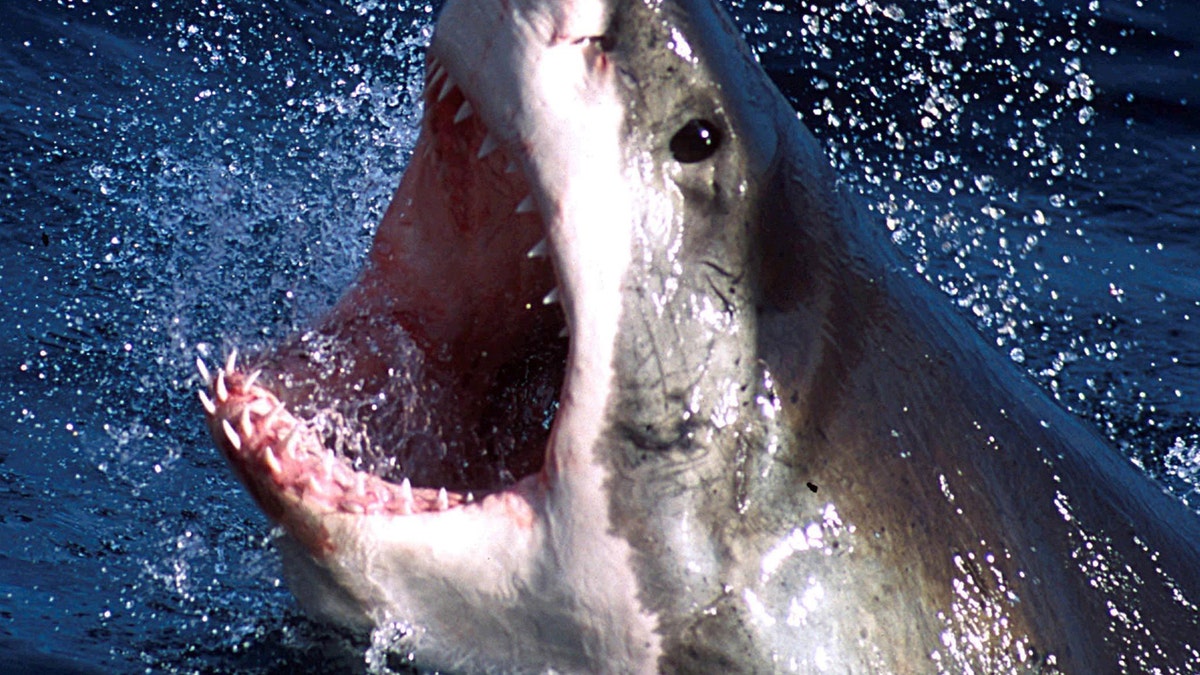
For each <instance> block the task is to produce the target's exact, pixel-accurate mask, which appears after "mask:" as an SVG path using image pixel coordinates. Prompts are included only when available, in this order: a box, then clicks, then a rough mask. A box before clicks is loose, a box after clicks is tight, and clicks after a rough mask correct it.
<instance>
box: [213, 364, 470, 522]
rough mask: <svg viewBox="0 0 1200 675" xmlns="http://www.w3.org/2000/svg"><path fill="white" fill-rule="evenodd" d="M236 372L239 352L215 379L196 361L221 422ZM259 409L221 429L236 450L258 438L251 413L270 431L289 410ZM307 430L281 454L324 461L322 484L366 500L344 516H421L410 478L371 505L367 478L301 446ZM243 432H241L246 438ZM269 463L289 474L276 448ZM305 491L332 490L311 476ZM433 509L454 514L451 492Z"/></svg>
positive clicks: (296, 432) (344, 505)
mask: <svg viewBox="0 0 1200 675" xmlns="http://www.w3.org/2000/svg"><path fill="white" fill-rule="evenodd" d="M236 367H237V349H234V350H232V351H231V352H230V353H229V356H228V357H227V358H226V360H225V365H224V367H223V368H218V369H217V373H216V376H215V377H214V376H213V374H212V373H211V371H210V370H209V369H208V366H207V365H205V363H204V360H203V359H201V358H199V357H197V358H196V370H198V371H199V373H200V378H201V379H202V380H203V382H204V384H205V387H211V388H212V389H213V392H214V394H215V395H216V401H215V402H214V401H213V400H212V399H211V398H209V396H208V394H207V392H205V391H204V390H203V389H201V390H200V391H199V392H198V394H199V398H200V404H201V405H203V406H204V410H205V411H206V412H207V413H208V414H209V415H213V416H215V415H216V413H217V405H219V404H224V403H226V402H227V401H228V400H229V388H228V386H227V385H226V382H225V380H226V378H227V377H231V376H232V375H233V374H234V372H235V370H236ZM261 372H262V371H260V370H256V371H254V372H253V373H251V374H250V375H248V376H247V377H246V379H245V380H244V381H243V382H242V383H241V384H240V385H239V387H240V388H241V389H242V390H243V391H249V390H250V387H251V386H252V385H253V384H254V382H255V381H256V380H257V379H258V376H259V374H260V373H261ZM258 403H262V404H264V405H268V403H267V400H266V399H257V400H255V401H253V402H252V403H250V404H249V405H247V406H245V407H244V408H243V409H242V414H241V417H240V418H239V420H238V424H237V427H238V428H237V429H235V428H234V426H233V424H231V423H230V422H229V420H228V419H222V420H221V427H222V430H223V431H224V433H225V438H226V439H227V440H228V441H229V443H230V445H232V446H233V448H234V449H235V450H239V451H240V450H241V449H242V445H243V441H242V439H243V438H246V439H249V438H253V436H254V424H253V422H252V420H251V418H250V415H251V412H254V413H255V414H257V415H258V416H259V418H260V419H259V424H260V426H261V427H262V428H266V429H270V426H271V424H272V423H273V422H274V421H275V420H276V419H277V418H278V416H279V415H280V414H281V413H282V412H283V410H284V405H283V403H281V402H276V403H275V405H273V406H271V407H270V408H269V409H267V410H264V409H263V406H258V409H257V410H253V409H254V408H255V404H258ZM303 429H304V425H303V424H302V423H300V422H299V420H297V423H296V425H295V426H294V427H293V428H292V430H291V432H290V433H289V434H288V435H287V438H285V439H284V441H283V445H282V448H281V449H280V452H281V453H282V454H284V456H285V457H286V458H287V459H288V460H290V461H295V462H303V461H305V460H312V459H319V460H320V462H321V472H322V480H323V481H324V483H325V484H326V485H328V484H329V483H334V484H336V485H337V486H338V487H340V488H342V489H344V490H347V491H350V493H351V494H352V495H353V496H354V497H356V498H358V499H360V500H363V501H362V502H352V501H341V502H340V503H339V504H338V505H339V507H340V508H341V509H342V510H344V511H348V512H351V513H368V512H378V511H380V510H382V508H383V507H384V506H385V505H387V504H389V503H391V502H393V501H394V502H396V504H395V506H394V507H393V508H391V509H389V510H394V511H397V512H399V513H400V514H401V515H410V514H412V513H413V512H415V510H416V498H415V496H414V495H413V488H412V483H411V482H410V481H409V479H408V478H405V479H404V480H402V481H401V482H400V483H399V485H398V486H397V487H395V488H394V489H392V488H390V484H384V485H388V486H389V487H388V488H387V489H376V490H374V491H373V492H374V494H375V497H376V500H377V501H369V500H370V497H371V495H370V494H368V491H367V487H366V476H365V474H363V473H361V472H356V471H352V470H351V469H349V468H347V467H346V466H344V465H342V464H341V463H340V462H338V461H337V459H336V458H335V457H334V455H333V453H332V452H329V451H325V452H324V453H322V454H320V455H317V454H314V453H312V452H310V451H308V450H306V449H304V448H303V447H302V446H300V444H299V439H300V436H301V432H302V431H303ZM239 431H240V432H241V433H240V434H239ZM263 462H264V463H265V464H266V466H267V469H268V470H269V471H270V472H271V474H272V476H275V477H278V476H281V475H282V474H283V473H284V467H283V465H282V464H281V463H280V461H279V455H277V454H276V451H275V449H274V448H272V447H271V444H269V443H268V444H264V446H263ZM304 487H305V489H306V491H312V492H316V493H317V494H323V495H328V494H329V491H328V489H327V488H326V487H325V486H323V485H322V484H321V482H320V481H318V479H317V477H316V476H312V475H310V476H308V477H307V479H306V481H305V484H304ZM463 501H464V502H465V503H468V504H470V503H472V502H474V501H475V496H474V494H472V493H470V492H468V493H466V495H465V497H464V500H463ZM433 506H434V509H436V510H437V511H445V510H447V509H449V508H450V494H449V493H448V492H447V491H446V488H444V487H443V488H439V489H438V492H437V497H436V498H435V499H434V503H433Z"/></svg>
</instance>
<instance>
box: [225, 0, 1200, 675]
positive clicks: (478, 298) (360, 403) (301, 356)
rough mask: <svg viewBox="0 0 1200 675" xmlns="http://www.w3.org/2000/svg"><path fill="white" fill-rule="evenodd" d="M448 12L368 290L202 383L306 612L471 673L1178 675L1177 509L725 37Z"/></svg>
mask: <svg viewBox="0 0 1200 675" xmlns="http://www.w3.org/2000/svg"><path fill="white" fill-rule="evenodd" d="M442 12H443V13H442V16H441V18H440V19H439V23H438V27H437V31H436V33H435V36H434V39H433V42H432V44H431V46H430V49H429V61H428V74H427V80H426V93H425V104H426V117H425V119H424V121H423V122H422V130H421V137H420V139H419V141H418V143H417V147H416V149H415V152H414V159H413V161H412V163H411V165H410V166H409V167H408V170H407V171H406V173H405V175H404V178H403V179H402V181H401V184H400V186H399V188H398V189H397V192H396V195H395V196H394V198H393V200H392V203H391V205H390V206H389V208H388V210H387V212H386V214H385V215H384V218H383V221H382V222H381V224H380V226H379V230H378V233H377V236H376V240H375V243H374V246H373V248H372V251H371V253H370V255H369V257H368V261H367V263H366V265H365V267H364V270H363V271H362V273H361V274H360V277H359V279H358V280H357V281H356V283H355V284H354V285H353V286H352V287H351V288H350V289H348V290H347V291H346V293H345V295H344V296H343V297H342V299H341V300H340V301H339V303H338V304H337V306H336V307H335V308H334V309H333V310H332V311H331V312H330V313H329V315H328V316H326V317H323V318H322V319H321V320H320V321H319V322H318V323H317V324H316V326H314V328H313V329H312V330H311V331H308V332H305V333H303V334H300V335H297V336H294V337H292V338H290V339H289V340H287V341H285V342H284V343H282V344H281V345H279V346H278V347H277V348H275V349H273V350H271V351H270V352H268V353H264V354H259V355H255V356H253V357H251V358H250V359H249V362H250V364H251V366H252V367H260V368H261V369H262V370H261V374H259V373H258V371H254V372H251V373H248V372H247V371H246V370H244V369H242V368H240V367H239V365H238V363H237V360H236V357H234V356H231V357H230V358H229V359H228V361H227V362H226V363H225V364H224V365H223V366H222V367H221V368H220V369H218V370H216V371H215V374H214V373H213V372H210V371H209V370H208V368H207V367H205V366H204V365H203V364H201V375H202V377H203V378H204V380H205V382H206V386H207V393H202V395H201V401H202V403H203V405H204V407H205V409H206V412H207V415H208V417H207V419H208V424H209V427H210V429H211V430H212V433H213V437H214V439H215V440H216V443H217V445H218V446H219V447H220V449H221V451H222V452H223V453H224V454H225V456H226V457H228V458H229V460H230V462H231V464H232V465H233V467H234V470H235V472H236V473H237V475H238V477H239V478H240V479H241V481H242V482H243V484H245V485H246V486H247V489H248V491H249V492H250V494H251V495H252V497H253V498H254V499H255V501H256V502H257V503H258V504H259V506H260V507H261V508H262V509H263V511H264V512H265V513H266V514H267V515H268V517H270V518H271V519H272V520H273V521H275V522H277V523H279V524H281V525H282V526H283V529H284V530H285V532H286V536H284V537H283V538H281V539H280V540H279V548H280V550H281V552H282V553H283V556H284V564H285V571H286V575H287V577H288V583H289V586H290V587H291V588H292V590H293V592H294V594H295V595H296V597H297V600H298V601H299V603H300V604H301V606H302V607H304V608H305V609H306V611H308V612H310V613H312V614H313V615H314V616H317V617H320V618H322V619H325V620H329V621H333V622H336V623H340V624H343V625H348V626H352V627H356V628H361V629H370V628H375V627H380V626H393V625H402V626H404V627H405V629H406V631H407V632H406V636H405V638H404V640H403V641H402V642H403V644H402V645H401V648H402V649H403V650H404V651H405V652H406V653H412V654H414V655H415V658H416V660H417V662H418V663H419V664H421V665H423V666H427V667H431V668H438V669H443V670H451V671H459V672H506V673H507V672H548V671H556V672H611V673H630V672H713V671H720V672H761V673H774V672H850V673H875V672H893V673H930V672H942V673H960V672H986V673H1027V672H1065V673H1107V672H1153V671H1154V669H1158V670H1159V671H1160V672H1167V673H1184V672H1194V671H1195V670H1196V669H1197V668H1200V611H1198V610H1197V605H1196V603H1197V602H1198V601H1200V550H1198V548H1197V547H1198V545H1200V524H1198V523H1197V518H1196V517H1195V515H1194V514H1193V513H1191V512H1190V511H1188V510H1187V509H1185V508H1184V507H1183V506H1182V505H1180V504H1179V503H1178V502H1176V501H1175V500H1174V499H1172V498H1170V497H1168V496H1166V495H1165V494H1163V492H1162V490H1161V489H1160V488H1158V486H1156V485H1153V484H1151V483H1150V482H1149V481H1148V480H1147V479H1146V478H1145V477H1144V476H1143V475H1141V474H1140V473H1139V472H1137V471H1136V470H1135V469H1134V468H1133V467H1131V466H1130V465H1129V463H1128V462H1127V461H1125V460H1124V459H1122V458H1121V457H1119V456H1118V455H1117V454H1116V453H1115V452H1114V451H1113V450H1112V449H1111V448H1109V447H1107V445H1106V444H1105V442H1104V441H1103V440H1102V439H1101V438H1100V437H1099V436H1098V435H1097V434H1096V433H1095V431H1094V430H1092V429H1090V428H1087V427H1086V426H1084V425H1083V424H1081V423H1080V422H1079V421H1078V420H1076V419H1074V418H1073V417H1071V416H1070V415H1068V414H1067V413H1065V412H1064V411H1062V410H1061V409H1059V408H1058V407H1056V406H1055V405H1054V404H1053V403H1052V402H1050V401H1049V400H1048V399H1047V398H1046V397H1045V396H1044V394H1043V393H1042V392H1040V391H1038V390H1036V389H1035V388H1034V387H1032V386H1031V385H1030V384H1029V383H1027V382H1025V381H1024V380H1023V379H1022V378H1021V377H1020V376H1019V375H1017V374H1016V373H1014V372H1012V371H1011V369H1010V368H1011V366H1010V365H1008V364H1005V363H1004V362H1003V360H1002V359H1000V358H998V357H997V356H996V355H995V354H994V353H992V352H991V351H989V349H988V348H987V347H986V346H985V345H983V344H982V342H981V340H980V339H979V338H978V336H977V335H975V334H974V333H972V332H971V331H970V330H969V329H968V328H966V327H965V326H963V325H961V324H960V322H958V321H957V320H956V318H955V317H954V316H952V315H950V313H949V311H948V310H947V309H946V308H945V307H944V306H943V304H944V303H939V302H938V301H937V300H936V299H934V298H931V297H930V292H929V289H927V288H925V287H924V286H923V285H922V284H920V283H919V282H918V281H916V280H914V279H912V278H910V275H909V274H908V273H907V272H906V271H905V269H904V265H902V264H901V263H900V262H898V261H897V260H896V259H895V255H894V252H893V251H892V250H891V249H890V247H889V246H888V245H887V243H886V242H885V241H884V240H883V238H882V237H881V236H880V235H879V229H880V228H878V227H876V226H875V224H874V223H872V222H871V220H870V219H869V218H866V217H864V215H863V212H862V211H861V210H860V209H859V208H858V207H857V206H856V204H855V203H854V200H853V199H852V198H850V197H848V196H847V195H845V194H844V193H843V191H842V189H841V188H840V186H839V181H838V178H837V176H836V175H834V173H833V171H832V170H831V169H830V167H829V163H828V161H827V160H826V159H825V158H824V156H823V155H822V153H821V151H820V148H819V146H818V145H817V143H816V142H815V140H814V139H813V138H812V137H811V135H809V134H808V132H807V131H806V130H804V128H803V127H802V126H801V125H800V124H799V122H798V121H797V120H796V117H795V114H794V112H793V111H792V110H791V109H790V108H789V107H788V105H787V103H786V102H785V101H784V100H783V98H782V97H781V96H780V95H779V93H778V92H777V91H776V90H775V88H774V87H773V85H771V83H770V82H769V81H768V80H767V79H766V78H765V76H764V75H763V73H762V71H761V70H760V69H759V67H758V65H757V63H756V62H755V60H754V58H753V57H752V56H751V55H750V54H749V52H748V50H747V49H746V47H745V45H744V44H743V43H742V42H741V41H740V38H739V37H738V35H737V32H736V31H735V30H734V29H733V27H732V26H731V25H730V24H729V22H728V20H727V19H726V18H725V17H724V15H723V13H721V11H720V10H719V8H717V7H716V6H714V5H713V4H712V3H711V2H710V1H709V0H662V1H661V2H657V1H656V2H650V1H649V0H575V1H567V0H450V1H449V2H448V3H447V4H446V6H445V7H444V9H443V10H442ZM696 129H705V130H706V132H705V133H706V134H708V135H707V136H705V137H703V138H700V137H697V136H696V132H695V130H696ZM681 148H684V150H683V151H681V150H680V149H681ZM243 367H244V366H243Z"/></svg>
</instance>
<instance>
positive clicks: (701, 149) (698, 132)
mask: <svg viewBox="0 0 1200 675" xmlns="http://www.w3.org/2000/svg"><path fill="white" fill-rule="evenodd" d="M719 147H721V132H720V131H719V130H718V129H717V125H715V124H713V123H712V122H709V121H708V120H702V119H693V120H688V123H687V124H685V125H683V128H682V129H680V130H679V131H676V132H675V135H674V136H672V137H671V155H673V156H674V157H675V161H677V162H680V163H683V164H692V163H694V162H700V161H703V160H706V159H708V158H709V157H712V156H713V153H715V152H716V151H717V148H719Z"/></svg>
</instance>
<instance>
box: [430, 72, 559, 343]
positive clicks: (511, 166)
mask: <svg viewBox="0 0 1200 675" xmlns="http://www.w3.org/2000/svg"><path fill="white" fill-rule="evenodd" d="M428 72H429V73H430V75H429V79H428V80H427V81H426V83H425V94H426V98H428V94H429V92H430V91H431V90H432V89H433V88H434V87H436V86H437V83H438V82H439V81H442V80H443V78H445V80H444V81H442V85H441V88H440V89H438V93H437V98H436V99H435V102H437V103H441V102H442V101H443V100H445V98H446V97H447V96H449V95H450V93H451V92H453V91H454V90H455V89H457V88H458V85H457V84H456V83H455V82H454V78H452V77H450V74H449V73H448V72H447V71H446V67H445V66H443V65H442V64H441V63H440V62H439V61H438V60H437V58H436V57H433V56H431V57H429V64H428ZM474 114H475V109H474V108H473V107H472V106H471V102H470V101H468V100H467V99H466V97H465V96H464V97H463V102H462V105H460V106H459V107H458V111H457V112H455V113H454V123H455V124H458V123H459V122H462V121H463V120H466V119H469V118H470V117H471V116H472V115H474ZM498 147H500V143H499V142H498V141H497V140H496V138H495V137H494V136H492V134H491V133H490V132H489V133H487V134H486V135H485V136H484V137H483V143H481V144H480V145H479V152H478V153H477V154H476V156H475V157H476V159H483V158H484V157H487V156H488V155H490V154H492V152H494V151H495V150H496V148H498ZM516 170H517V163H516V161H515V160H513V161H509V163H508V166H507V167H506V168H505V169H504V172H505V173H514V172H515V171H516ZM536 208H537V205H536V204H535V203H534V200H533V195H532V194H529V195H526V196H525V198H524V199H522V200H521V201H520V202H519V203H518V204H517V208H516V213H518V214H524V213H533V212H534V211H535V210H536ZM549 250H550V248H549V245H548V244H547V243H546V240H545V239H542V240H541V241H539V242H538V243H536V244H534V246H533V248H531V249H529V252H528V253H526V254H525V256H526V257H527V258H530V259H533V258H544V257H546V256H547V255H549ZM556 302H558V289H557V288H554V289H552V290H551V291H550V292H549V293H547V294H546V296H545V297H544V298H542V304H543V305H552V304H554V303H556ZM565 333H566V330H565V329H564V337H565Z"/></svg>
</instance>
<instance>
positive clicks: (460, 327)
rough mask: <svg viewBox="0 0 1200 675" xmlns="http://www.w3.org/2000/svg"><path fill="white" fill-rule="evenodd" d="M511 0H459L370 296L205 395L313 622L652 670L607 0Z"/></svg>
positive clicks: (431, 71) (225, 370)
mask: <svg viewBox="0 0 1200 675" xmlns="http://www.w3.org/2000/svg"><path fill="white" fill-rule="evenodd" d="M512 4H513V3H506V2H489V1H485V2H475V1H471V2H461V1H460V2H457V3H455V2H451V3H449V5H448V6H447V7H446V8H445V10H444V12H443V16H442V18H441V19H440V21H439V26H438V29H437V32H436V34H435V37H434V40H433V43H432V45H431V47H430V50H429V56H428V61H427V76H426V89H425V94H424V101H425V110H426V112H425V118H424V121H423V124H422V132H421V137H420V139H419V140H418V142H417V146H416V149H415V151H414V155H413V160H412V163H411V164H410V166H409V167H408V169H407V170H406V172H405V176H404V178H403V179H402V182H401V185H400V187H399V189H398V190H397V192H396V195H395V196H394V198H393V201H392V203H391V205H390V206H389V208H388V210H387V213H386V214H385V216H384V219H383V222H382V223H381V225H380V227H379V231H378V233H377V236H376V240H375V243H374V246H373V248H372V251H371V253H370V257H369V260H368V262H367V265H366V268H365V269H364V271H363V272H362V274H361V276H360V278H359V280H358V281H357V282H356V284H355V285H354V287H353V288H351V289H350V290H349V291H347V292H346V294H345V295H344V296H343V298H342V299H341V300H340V301H339V303H338V305H337V306H336V307H335V308H334V309H333V310H332V311H331V312H330V314H329V315H328V316H327V317H325V318H324V319H323V320H322V322H321V323H320V324H319V325H318V327H317V328H315V329H314V330H313V331H311V332H309V333H307V334H305V335H303V336H300V337H297V338H295V339H293V340H291V341H290V342H289V343H287V344H285V345H283V346H281V347H279V348H278V349H276V350H275V351H273V352H272V353H270V354H266V355H261V356H259V357H256V358H255V359H251V360H252V361H255V363H253V365H255V366H261V369H260V370H253V371H250V372H248V371H247V370H243V369H241V368H239V365H238V363H237V358H236V353H234V354H231V355H230V356H229V358H228V359H227V361H226V363H225V364H223V365H222V366H221V367H219V368H217V369H215V371H210V370H209V368H208V367H207V366H206V365H205V364H204V363H203V362H198V366H199V369H200V371H201V375H202V378H203V379H204V380H205V382H206V384H207V392H204V391H202V392H201V394H200V398H201V402H202V404H203V406H204V408H205V410H206V412H207V414H208V423H209V427H210V429H211V431H212V434H213V437H214V439H215V440H216V442H217V444H218V446H219V447H220V448H221V450H222V451H223V453H224V454H225V456H226V457H227V458H228V459H229V461H230V463H231V464H232V465H233V467H234V470H235V472H236V473H237V475H238V477H239V478H240V479H241V481H242V482H243V483H244V484H245V486H246V488H247V489H248V491H249V492H250V493H251V495H252V496H253V497H254V499H255V501H256V502H257V503H258V505H259V506H260V507H261V508H262V509H263V511H264V512H266V513H267V515H268V516H269V517H270V518H271V519H272V520H273V521H275V522H277V523H278V524H280V525H281V526H282V528H283V530H284V531H285V532H286V535H287V537H286V538H285V540H284V541H283V542H282V545H281V549H282V550H283V552H284V556H285V569H286V574H287V576H288V581H289V586H290V587H291V588H292V591H293V593H294V594H295V595H296V597H297V599H298V601H299V602H300V604H301V606H302V607H304V608H305V609H306V610H307V611H309V612H310V613H312V614H314V615H316V616H318V617H320V618H323V619H327V620H331V621H334V622H336V623H340V624H343V625H349V626H353V627H359V628H368V627H373V626H379V625H385V624H389V623H393V622H402V623H403V624H404V625H406V626H410V627H411V634H410V636H409V642H408V643H407V644H406V645H405V647H406V648H407V649H409V650H411V651H413V652H414V653H415V654H416V655H417V659H418V661H420V662H421V663H424V664H427V665H431V666H434V667H448V668H459V669H462V668H466V669H468V670H500V671H527V670H532V671H540V670H547V669H557V670H568V671H592V672H602V671H611V672H640V671H649V670H653V669H654V667H655V666H654V664H655V663H656V661H657V653H658V649H659V647H658V642H659V638H658V636H657V635H656V634H655V619H654V617H653V616H652V615H651V614H649V613H648V612H646V611H644V610H643V609H642V608H641V607H640V604H639V602H638V600H637V597H636V595H637V585H636V582H635V580H634V579H633V577H632V574H633V573H632V570H631V567H630V563H629V556H630V552H629V549H628V544H627V543H626V542H625V541H624V540H623V539H620V538H618V537H616V536H615V535H614V534H613V533H612V532H613V528H612V527H611V525H610V523H609V521H608V502H609V497H608V495H607V491H608V489H609V487H608V486H607V485H606V475H605V473H604V470H603V468H602V463H601V462H600V461H599V459H598V453H600V452H601V449H600V447H599V446H600V437H601V427H602V424H603V423H604V420H605V414H606V406H607V405H608V401H609V394H610V389H611V387H612V386H613V380H614V374H613V372H612V368H613V366H612V364H613V360H614V359H613V350H614V344H615V343H616V330H617V328H616V327H617V325H618V323H619V321H618V319H619V314H620V308H621V291H622V288H621V285H622V280H623V277H624V276H625V274H626V270H627V268H628V266H629V258H630V255H631V253H630V251H631V243H630V241H631V236H632V234H631V231H632V223H633V222H634V217H633V204H632V199H633V198H632V197H631V196H630V195H631V191H630V190H629V189H628V187H627V185H626V184H625V181H626V175H627V171H628V170H627V168H626V166H625V160H624V156H623V149H622V138H621V129H622V125H623V123H624V115H625V110H624V107H623V105H622V103H621V102H620V99H619V97H618V96H617V95H616V91H615V86H616V78H617V77H618V74H617V72H616V69H615V68H614V67H613V65H612V63H611V62H610V61H609V60H608V58H607V57H606V54H605V47H606V43H605V35H604V31H605V28H606V26H607V22H608V19H609V17H608V16H606V11H607V10H606V9H605V7H607V5H605V4H603V3H591V4H586V3H575V4H567V3H560V4H555V3H544V4H539V3H529V2H523V3H515V4H516V5H517V6H516V7H513V6H511V5H512ZM512 13H515V16H511V15H510V14H512ZM499 15H505V16H504V19H505V20H504V21H503V22H501V23H497V21H496V18H497V16H499ZM568 336H569V337H568ZM260 373H261V375H260ZM530 390H534V391H537V392H539V394H538V395H536V396H530V395H528V394H527V393H526V392H528V391H530ZM348 401H349V402H352V403H351V404H349V405H348V404H347V402H348ZM551 418H552V420H553V422H552V424H549V423H548V422H547V420H549V419H551ZM329 420H334V423H330V421H329ZM431 438H432V439H433V440H432V441H430V440H429V439H431ZM347 439H351V440H354V439H357V441H355V442H350V441H348V440H347ZM351 448H352V449H351ZM363 448H366V449H365V450H364V449H363ZM377 448H382V450H383V452H382V453H380V452H378V451H377V450H376V449H377Z"/></svg>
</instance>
